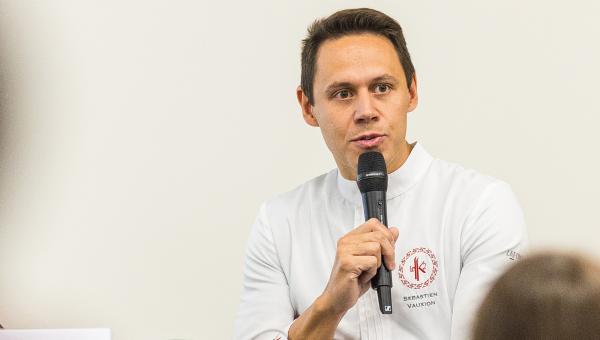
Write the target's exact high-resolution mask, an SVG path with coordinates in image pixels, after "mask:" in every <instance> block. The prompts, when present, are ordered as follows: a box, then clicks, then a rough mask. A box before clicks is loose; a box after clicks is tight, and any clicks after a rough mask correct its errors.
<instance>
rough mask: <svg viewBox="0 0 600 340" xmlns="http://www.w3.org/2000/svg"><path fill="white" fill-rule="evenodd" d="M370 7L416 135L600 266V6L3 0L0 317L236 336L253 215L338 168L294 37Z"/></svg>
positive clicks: (117, 331)
mask: <svg viewBox="0 0 600 340" xmlns="http://www.w3.org/2000/svg"><path fill="white" fill-rule="evenodd" d="M362 6H368V7H373V8H376V9H380V10H383V11H384V12H386V13H388V14H389V15H391V16H393V17H395V18H396V19H397V20H398V21H399V22H400V23H401V24H402V26H403V28H404V30H405V33H406V38H407V41H408V45H409V50H410V51H411V54H412V56H413V61H414V64H415V67H416V69H417V75H418V79H419V86H420V88H419V91H420V104H419V108H418V109H417V110H416V111H415V112H413V113H412V114H411V117H410V122H409V140H410V141H413V140H419V141H420V142H422V143H423V145H425V146H426V148H427V149H428V150H429V151H430V152H431V153H432V154H433V155H434V156H436V157H439V158H443V159H446V160H451V161H456V162H459V163H461V164H463V165H465V166H468V167H472V168H475V169H478V170H480V171H482V172H484V173H488V174H491V175H494V176H496V177H499V178H501V179H503V180H505V181H507V182H509V183H510V184H511V185H512V186H513V189H514V191H515V192H516V193H517V195H518V197H519V199H520V201H521V203H522V205H523V208H524V210H525V213H526V218H527V222H528V225H529V230H530V236H531V241H532V244H533V246H534V247H535V248H540V247H559V248H563V247H567V248H574V249H579V250H582V251H586V252H589V253H591V254H594V255H600V247H599V241H598V239H599V237H600V229H599V227H600V223H599V221H600V218H599V217H598V216H599V214H598V197H600V179H598V174H599V173H600V161H599V160H598V151H597V149H598V146H600V143H599V142H600V137H598V134H597V130H598V125H599V123H600V104H599V103H598V88H599V87H598V79H600V64H599V62H598V60H600V46H599V43H598V37H599V36H600V21H598V17H600V2H597V1H592V0H590V1H582V0H575V1H569V2H565V1H562V2H552V1H517V0H508V1H507V0H503V1H484V2H482V1H467V0H457V1H452V2H437V1H373V2H366V1H344V2H341V1H316V0H310V1H295V2H290V1H276V0H272V1H266V0H258V1H240V2H238V3H234V2H231V1H218V2H202V1H132V0H129V1H68V0H52V1H49V0H48V1H41V0H40V1H34V0H0V70H1V72H2V74H3V76H2V77H3V81H2V84H3V85H2V86H3V88H4V89H3V90H2V97H1V103H2V106H3V110H2V113H1V116H0V124H1V125H0V131H1V133H0V140H1V143H0V323H2V324H4V325H5V326H6V327H11V328H22V327H24V328H58V327H110V328H112V329H113V338H114V339H115V340H129V339H140V340H153V339H161V340H162V339H171V338H178V339H227V338H231V336H232V334H233V333H232V325H233V318H234V315H235V312H236V309H237V303H238V298H239V292H240V284H241V266H242V258H243V248H244V244H245V241H246V239H247V236H248V232H249V228H250V225H251V223H252V221H253V219H254V216H255V213H256V211H257V208H258V206H259V204H260V202H262V201H263V200H265V199H268V198H269V197H271V196H274V195H275V194H277V193H280V192H283V191H287V190H289V189H291V188H293V187H295V186H296V185H298V184H300V183H302V182H303V181H305V180H307V179H309V178H311V177H313V176H316V175H318V174H320V173H323V172H325V171H327V170H328V169H330V168H332V167H334V163H333V161H332V159H331V156H330V154H329V152H328V151H327V149H326V147H325V145H324V143H323V142H322V139H321V137H320V133H319V131H318V130H317V129H312V128H309V127H308V126H306V125H305V124H304V123H303V121H302V119H301V116H300V111H299V109H298V107H297V104H296V102H295V96H294V91H295V88H296V85H297V84H298V83H299V79H300V78H299V71H300V67H299V53H300V40H301V39H302V38H303V36H304V34H305V30H306V27H307V25H308V24H309V23H311V22H312V20H314V19H315V18H317V17H321V16H325V15H327V14H330V13H332V12H333V11H335V10H337V9H341V8H347V7H362Z"/></svg>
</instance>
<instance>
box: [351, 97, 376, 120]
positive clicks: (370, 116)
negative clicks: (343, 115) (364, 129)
mask: <svg viewBox="0 0 600 340" xmlns="http://www.w3.org/2000/svg"><path fill="white" fill-rule="evenodd" d="M357 97H358V98H356V101H355V103H356V107H355V111H354V121H355V122H356V123H357V124H361V123H362V124H368V123H371V122H373V121H377V120H378V119H379V113H377V110H376V109H375V102H374V98H372V96H371V93H369V91H368V90H367V91H361V92H360V93H359V94H358V95H357Z"/></svg>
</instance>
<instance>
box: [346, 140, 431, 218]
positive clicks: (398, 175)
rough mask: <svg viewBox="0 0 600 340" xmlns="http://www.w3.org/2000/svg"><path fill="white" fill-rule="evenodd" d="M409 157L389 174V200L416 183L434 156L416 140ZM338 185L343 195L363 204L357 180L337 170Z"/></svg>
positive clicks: (358, 204) (351, 200)
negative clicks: (349, 178)
mask: <svg viewBox="0 0 600 340" xmlns="http://www.w3.org/2000/svg"><path fill="white" fill-rule="evenodd" d="M413 145H414V146H413V149H412V151H411V152H410V154H409V155H408V158H407V159H406V161H405V162H404V164H402V165H401V166H400V168H398V169H397V170H396V171H394V172H392V173H390V174H388V189H387V194H386V198H387V199H388V200H390V199H392V198H394V197H397V196H400V195H402V194H403V193H405V192H406V191H407V190H409V189H410V188H411V187H412V186H413V185H414V184H416V183H417V182H418V181H419V179H420V178H421V177H422V175H423V174H424V173H425V171H426V170H427V169H428V168H429V165H431V162H432V161H433V157H432V156H431V155H430V154H429V153H428V152H427V151H426V150H425V148H424V147H423V146H421V144H420V143H418V142H415V143H414V144H413ZM337 187H338V190H339V191H340V193H341V195H342V197H343V198H344V199H346V200H347V201H349V202H351V203H353V204H354V205H357V206H362V196H361V194H360V190H358V185H357V184H356V181H351V180H348V179H345V178H344V176H342V174H341V173H340V170H339V169H338V170H337Z"/></svg>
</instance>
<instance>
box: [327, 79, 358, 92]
mask: <svg viewBox="0 0 600 340" xmlns="http://www.w3.org/2000/svg"><path fill="white" fill-rule="evenodd" d="M345 88H354V85H352V83H349V82H347V81H335V82H333V83H331V84H329V86H327V88H325V92H326V93H332V92H335V91H337V90H339V89H345Z"/></svg>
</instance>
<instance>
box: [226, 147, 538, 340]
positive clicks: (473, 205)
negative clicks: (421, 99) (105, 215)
mask: <svg viewBox="0 0 600 340" xmlns="http://www.w3.org/2000/svg"><path fill="white" fill-rule="evenodd" d="M387 219H388V225H389V226H395V227H397V228H398V229H399V231H400V236H399V237H398V241H397V242H396V266H397V267H396V268H395V269H394V271H393V272H392V280H393V287H392V304H393V313H392V314H381V312H380V311H379V305H378V301H377V292H376V291H375V290H373V289H369V290H368V291H367V292H366V293H365V294H364V295H362V296H361V297H360V298H359V299H358V302H357V303H356V305H354V306H353V307H352V308H351V309H350V310H348V312H347V313H346V314H345V315H344V317H343V319H342V320H341V322H340V324H339V325H338V328H337V330H336V332H335V336H334V339H364V340H367V339H368V340H375V339H377V340H384V339H385V340H387V339H403V340H408V339H419V340H423V339H434V340H438V339H468V338H469V333H470V330H471V320H472V318H473V317H474V313H475V312H476V309H477V308H478V306H479V303H480V301H481V299H482V298H483V295H484V294H485V293H486V291H487V288H488V286H489V285H490V284H491V283H492V282H493V280H494V279H495V278H496V277H497V276H498V275H499V274H500V273H501V272H502V271H503V269H504V267H505V266H506V265H507V264H509V263H511V262H512V261H514V260H517V259H519V258H520V256H521V255H520V253H521V252H522V250H524V248H525V247H526V243H527V234H526V230H525V223H524V218H523V214H522V211H521V208H520V207H519V204H518V202H517V200H516V198H515V196H514V194H513V192H512V191H511V189H510V187H509V186H508V185H507V184H506V183H504V182H502V181H500V180H497V179H495V178H492V177H489V176H485V175H482V174H479V173H477V172H475V171H473V170H468V169H465V168H463V167H461V166H459V165H456V164H453V163H450V162H446V161H442V160H439V159H434V158H433V157H432V156H430V155H429V153H427V151H425V149H424V148H423V147H422V146H421V144H419V143H417V144H415V146H414V148H413V150H412V152H411V153H410V155H409V157H408V159H407V160H406V161H405V163H404V164H403V165H402V166H401V167H400V168H399V169H398V170H396V171H394V172H393V173H391V174H389V175H388V190H387ZM364 220H365V219H364V213H363V207H362V198H361V194H360V191H359V190H358V187H357V185H356V182H354V181H349V180H347V179H345V178H343V177H342V176H341V174H340V173H339V170H332V171H330V172H329V173H327V174H324V175H322V176H319V177H317V178H314V179H312V180H310V181H308V182H306V183H304V184H303V185H301V186H300V187H298V188H296V189H295V190H293V191H291V192H288V193H285V194H283V195H280V196H278V197H276V198H274V199H272V200H270V201H268V202H266V203H264V204H263V205H262V206H261V208H260V211H259V213H258V216H257V218H256V221H255V223H254V226H253V227H252V231H251V234H250V238H249V240H248V244H247V249H246V258H245V268H244V274H243V289H242V296H241V303H240V307H239V312H238V316H237V319H236V323H235V338H236V339H265V340H272V339H286V338H287V331H288V329H289V327H290V325H291V323H292V322H293V320H294V319H295V318H296V317H298V315H300V314H302V313H303V312H304V311H305V310H306V309H307V308H308V307H309V306H310V305H311V304H312V303H313V302H314V301H315V299H316V298H317V297H318V296H319V295H320V294H321V293H322V292H323V290H324V289H325V286H326V285H327V282H328V280H329V276H330V273H331V269H332V267H333V262H334V259H335V254H336V243H337V240H338V239H339V238H341V237H342V236H343V235H345V234H346V233H348V232H349V231H350V230H352V229H353V228H355V227H357V226H359V225H361V224H363V223H364Z"/></svg>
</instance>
